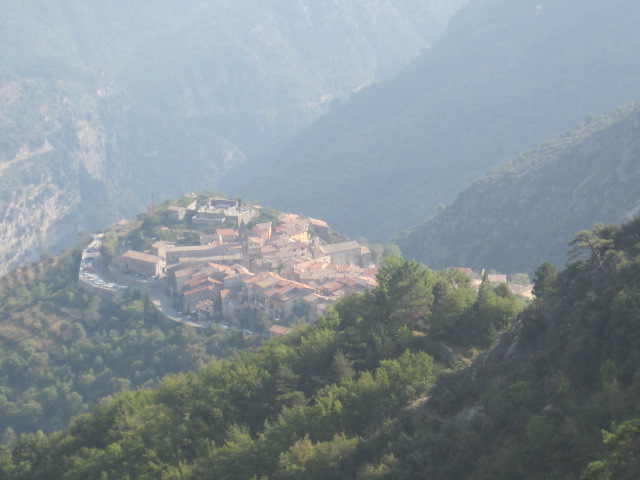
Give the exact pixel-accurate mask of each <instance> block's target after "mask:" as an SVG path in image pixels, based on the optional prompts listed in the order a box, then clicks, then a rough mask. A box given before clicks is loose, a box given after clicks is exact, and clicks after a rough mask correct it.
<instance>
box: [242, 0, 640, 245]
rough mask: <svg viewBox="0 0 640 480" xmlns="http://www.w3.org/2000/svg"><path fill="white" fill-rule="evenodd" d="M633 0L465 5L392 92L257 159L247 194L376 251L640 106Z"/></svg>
mask: <svg viewBox="0 0 640 480" xmlns="http://www.w3.org/2000/svg"><path fill="white" fill-rule="evenodd" d="M639 20H640V5H639V4H638V3H637V2H635V1H633V0H615V1H613V2H606V3H603V2H600V1H597V0H588V1H585V2H580V5H579V7H578V6H576V4H575V2H572V1H569V0H560V1H555V2H526V1H515V2H514V1H511V0H474V1H471V2H470V3H469V4H468V5H467V6H466V7H464V8H463V9H461V10H460V11H459V12H458V13H457V14H456V15H455V16H454V18H453V19H452V21H451V23H450V25H449V27H448V29H447V32H446V33H445V35H444V36H443V37H442V39H441V40H440V41H439V42H438V43H437V44H435V45H434V46H433V47H432V48H431V49H429V50H428V51H426V52H425V53H424V54H423V55H422V56H420V57H419V58H418V59H417V60H416V61H415V62H414V63H413V64H412V65H411V66H410V67H408V68H406V69H405V70H404V71H403V72H401V73H400V74H399V75H398V76H397V77H394V78H393V79H391V80H388V81H385V82H382V83H380V84H377V85H373V86H371V87H369V88H366V89H363V90H362V91H361V92H359V93H358V94H357V95H354V96H352V97H351V99H350V100H349V101H347V102H345V103H344V104H342V105H336V106H335V108H333V109H332V110H331V111H330V112H329V113H328V114H327V115H326V116H324V117H322V118H321V119H319V120H317V121H316V122H315V123H314V124H313V125H312V126H310V127H308V128H306V129H305V130H304V131H303V132H301V133H300V134H298V135H296V136H295V137H294V138H293V139H292V140H291V141H289V142H287V143H285V144H284V145H283V146H282V147H281V148H280V149H278V150H276V151H274V153H273V154H272V155H271V156H269V157H268V158H267V159H263V160H265V164H267V165H269V167H268V168H266V169H265V170H264V171H261V172H260V177H259V178H258V179H256V180H255V181H254V182H253V183H249V184H248V185H247V186H246V187H244V193H245V195H251V196H255V197H257V198H260V199H263V200H264V201H266V202H268V203H269V204H271V205H274V206H275V207H276V208H283V209H285V210H286V209H287V208H290V207H291V205H294V204H295V206H296V209H297V210H302V211H305V212H306V213H308V214H310V215H316V216H319V217H320V218H326V219H327V220H328V221H330V222H331V224H332V225H334V226H335V227H336V228H337V229H338V230H344V231H345V232H346V233H348V234H351V235H354V234H358V235H364V236H366V237H369V238H371V239H372V240H376V241H380V240H381V239H385V238H388V237H390V236H393V235H396V234H398V233H399V232H400V231H402V230H403V229H406V228H408V227H409V226H411V225H412V224H415V223H417V222H420V221H421V220H423V219H424V218H426V217H428V216H429V215H430V214H432V213H434V212H435V210H436V205H437V204H438V203H440V202H445V203H448V202H451V201H453V199H454V198H455V196H456V194H457V193H459V191H461V190H462V188H464V187H465V186H466V185H468V184H469V183H470V182H471V181H473V180H475V179H477V178H478V177H480V176H481V175H482V174H485V173H487V172H488V171H489V170H490V169H491V168H492V167H495V166H496V165H499V164H501V163H503V162H505V161H507V160H508V159H509V158H511V157H513V156H514V155H517V154H518V153H520V152H522V151H525V150H527V149H530V148H533V147H534V146H535V144H537V143H539V142H541V141H543V140H544V139H545V138H549V137H551V136H553V135H556V134H557V133H558V132H560V131H562V130H564V129H567V128H570V127H571V126H572V125H575V124H577V123H578V122H580V121H581V120H582V119H584V118H585V116H586V115H587V114H588V113H589V112H594V113H598V114H599V113H603V112H605V111H608V110H611V109H613V108H616V107H617V106H619V105H622V104H624V103H627V102H629V101H634V100H636V99H637V98H638V97H640V84H639V83H638V82H637V79H638V78H639V76H640V61H638V55H639V54H638V52H640V30H638V28H636V26H637V24H638V21H639Z"/></svg>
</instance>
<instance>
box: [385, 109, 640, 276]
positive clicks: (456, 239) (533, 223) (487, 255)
mask: <svg viewBox="0 0 640 480" xmlns="http://www.w3.org/2000/svg"><path fill="white" fill-rule="evenodd" d="M639 138H640V104H637V103H635V104H631V105H628V106H625V107H623V108H620V109H618V110H616V111H614V112H611V113H608V114H606V115H604V116H601V117H591V118H589V119H588V120H587V121H586V122H584V123H582V124H580V125H579V126H577V127H576V128H574V129H572V130H569V131H567V132H565V133H563V134H561V135H559V136H557V137H555V138H553V139H551V140H548V141H546V142H544V143H542V144H541V145H540V146H538V147H537V148H536V149H534V150H532V151H531V152H528V153H525V154H523V155H520V156H519V157H517V158H515V159H514V160H512V161H511V162H509V163H507V164H505V165H503V166H501V167H499V168H498V169H496V170H495V171H494V172H493V173H491V174H490V175H488V176H486V177H485V178H483V179H482V180H479V181H477V182H475V183H474V184H472V185H471V186H470V187H469V188H467V189H465V190H464V191H463V192H462V193H461V194H460V195H459V197H458V198H457V199H456V201H455V202H454V203H453V204H452V205H451V206H449V207H447V208H446V209H445V210H443V211H442V212H440V213H439V214H438V215H436V216H435V217H434V218H432V219H430V220H428V221H426V222H425V223H423V224H421V225H418V226H416V227H414V228H413V229H411V230H410V231H409V232H408V233H406V234H404V235H402V236H401V237H400V238H398V239H396V240H395V241H396V242H397V243H398V245H399V246H400V247H401V249H402V251H403V252H404V253H405V254H406V255H407V256H408V257H410V258H416V259H418V260H419V261H422V262H424V263H426V264H427V265H429V266H430V267H431V268H436V269H439V268H446V267H448V266H464V267H471V268H495V269H497V270H499V271H501V272H533V270H534V269H535V268H536V267H537V266H538V265H539V264H540V263H542V262H545V261H550V262H552V263H554V264H555V265H557V266H558V267H561V266H563V265H564V264H565V263H566V261H567V255H566V250H567V249H566V246H567V242H568V241H569V240H571V238H573V234H574V232H576V231H579V230H582V229H584V228H589V227H590V226H591V225H593V224H594V223H610V222H616V223H621V222H623V221H625V220H628V219H630V218H632V217H633V216H634V215H637V214H638V212H639V211H640V188H639V187H638V186H639V185H640V140H639Z"/></svg>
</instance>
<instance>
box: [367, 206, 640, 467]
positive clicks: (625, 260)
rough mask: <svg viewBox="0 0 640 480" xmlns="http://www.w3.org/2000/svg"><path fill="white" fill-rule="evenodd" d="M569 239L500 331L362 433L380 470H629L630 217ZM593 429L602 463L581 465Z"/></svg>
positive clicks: (636, 309)
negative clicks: (419, 403)
mask: <svg viewBox="0 0 640 480" xmlns="http://www.w3.org/2000/svg"><path fill="white" fill-rule="evenodd" d="M578 237H579V238H580V239H581V241H580V242H579V243H578V245H577V246H578V247H579V249H580V250H581V252H582V255H581V260H580V261H578V262H576V263H573V264H571V265H569V266H568V267H567V268H566V269H565V270H564V271H562V272H560V273H559V274H557V276H556V275H555V274H554V273H553V271H552V270H550V269H548V268H544V269H543V268H541V269H539V270H538V273H539V274H540V275H539V276H538V278H537V282H536V287H537V288H538V295H539V296H538V298H537V299H536V300H535V301H534V302H533V304H532V305H531V306H530V307H529V308H528V309H527V310H526V311H525V312H524V313H523V314H522V315H521V316H520V319H519V321H518V322H517V323H516V325H515V326H514V328H513V329H512V330H511V331H510V332H509V333H508V334H505V335H504V336H503V337H502V338H501V340H500V341H499V342H498V343H497V344H496V345H495V346H494V347H493V348H492V349H491V350H490V351H489V352H488V353H487V354H486V355H483V356H482V357H480V358H478V360H477V361H476V362H475V363H474V365H473V366H472V368H470V369H468V370H466V371H463V372H459V373H457V374H454V375H451V376H449V377H443V378H441V379H440V381H439V384H438V385H437V386H436V388H435V389H434V390H433V391H432V392H431V399H430V400H429V402H428V403H427V405H426V406H425V408H423V409H421V410H419V411H415V412H412V414H411V415H407V416H405V418H404V419H402V420H401V421H398V422H397V424H396V425H395V426H393V427H392V428H391V429H390V432H389V436H383V438H377V439H375V441H374V442H372V443H373V444H375V445H379V444H384V443H385V442H386V441H387V440H389V443H388V445H389V448H387V449H385V451H383V452H379V451H378V452H377V455H378V458H380V457H382V458H386V459H387V460H386V461H383V462H381V463H383V464H386V466H387V469H386V472H387V475H386V476H382V478H394V479H403V478H407V479H409V478H429V479H448V478H461V479H466V478H469V479H471V478H473V479H476V480H484V479H510V478H521V479H549V478H565V479H578V478H588V479H590V480H604V479H613V478H629V479H630V478H635V477H637V474H638V462H639V458H640V455H639V451H638V448H637V439H638V433H639V431H640V430H639V428H638V420H637V418H638V411H639V410H638V398H639V397H638V391H639V390H638V389H639V388H640V349H639V345H640V343H638V338H639V335H640V323H639V322H638V318H639V316H638V315H639V313H640V303H638V298H640V297H639V294H640V281H639V279H640V276H639V275H638V271H639V268H640V250H639V247H640V243H638V240H639V239H640V219H639V218H636V219H634V220H632V221H630V222H628V223H627V224H625V225H624V226H622V227H618V226H608V227H599V228H596V229H594V230H592V231H585V232H581V233H580V235H578ZM589 244H591V245H592V246H593V247H594V248H591V247H590V246H589ZM633 419H635V420H633ZM623 425H625V428H626V429H627V430H628V434H627V438H626V441H625V442H621V441H620V440H621V438H620V437H622V435H619V434H620V429H619V428H618V427H622V426H623ZM605 429H606V430H611V429H612V430H616V431H617V434H618V440H617V441H616V442H610V441H609V440H611V438H610V435H608V434H607V435H603V430H605ZM603 437H604V439H605V442H607V443H609V448H610V449H611V450H614V448H615V447H616V445H615V443H618V445H617V446H618V447H619V450H618V452H617V455H618V456H617V458H616V459H615V462H614V461H612V460H614V458H613V455H611V453H612V452H610V453H609V460H610V462H609V465H608V466H605V465H603V464H602V463H591V462H594V460H598V458H599V457H600V456H604V453H605V452H604V449H603V445H602V438H603ZM612 447H613V448H612ZM590 463H591V465H590V467H587V465H589V464H590ZM614 463H616V464H617V466H616V467H615V468H612V467H613V466H614ZM380 470H383V468H382V466H380ZM586 470H589V471H590V472H591V473H590V475H584V476H583V475H582V474H583V473H585V471H586ZM607 471H609V473H608V474H607ZM416 472H419V474H417V475H416ZM613 472H618V474H617V475H616V474H615V473H613ZM621 472H626V474H625V475H621V474H620V473H621Z"/></svg>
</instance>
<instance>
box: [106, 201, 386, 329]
mask: <svg viewBox="0 0 640 480" xmlns="http://www.w3.org/2000/svg"><path fill="white" fill-rule="evenodd" d="M163 213H164V216H165V217H164V218H165V220H166V222H167V223H168V224H169V225H170V226H171V225H172V226H174V227H176V226H177V225H179V224H182V225H186V224H190V225H191V227H192V228H193V229H195V230H197V231H201V232H202V233H200V234H199V236H198V241H197V242H194V243H196V244H193V245H179V244H178V243H177V242H175V241H166V240H157V241H155V242H154V243H153V244H151V246H150V248H148V249H146V250H144V251H139V250H136V249H128V250H126V251H124V252H123V253H121V254H119V255H117V256H115V258H114V260H113V262H112V272H113V273H115V274H117V273H121V274H124V275H128V276H137V277H138V278H142V279H154V280H158V279H162V280H163V281H164V282H165V285H166V289H167V291H168V293H169V295H170V297H171V302H172V304H173V306H174V307H175V308H176V309H177V310H178V315H185V316H190V315H194V316H195V317H196V318H197V319H214V320H219V321H224V322H231V321H237V320H238V319H242V318H252V319H253V320H254V321H255V320H256V319H259V318H261V317H263V318H264V317H266V318H270V319H278V320H282V321H284V322H287V321H289V320H292V319H294V318H296V317H306V318H308V319H309V320H311V321H313V320H314V319H315V318H317V317H318V315H322V314H323V313H324V312H325V311H326V309H327V307H328V306H329V305H330V304H331V303H333V302H334V301H335V300H336V299H338V298H339V297H340V296H342V295H346V294H351V293H354V292H361V291H364V290H365V289H367V288H370V287H373V286H375V285H376V274H377V273H378V272H377V270H376V268H375V266H374V265H373V263H372V258H371V252H370V250H369V249H368V248H367V247H366V246H363V245H360V244H359V243H358V242H356V241H344V242H338V243H329V242H330V241H331V232H330V229H329V226H328V225H327V224H326V223H325V222H324V221H322V220H317V219H313V218H308V217H302V216H299V215H295V214H279V215H277V217H276V218H273V220H271V221H260V220H261V216H262V217H264V215H262V212H261V208H260V207H255V206H251V205H243V204H241V203H240V202H239V201H237V200H231V199H227V198H220V197H213V198H209V199H208V200H207V201H206V202H203V203H202V204H199V202H196V201H194V202H193V203H191V204H189V205H188V206H186V207H179V206H169V207H168V208H167V209H166V211H165V212H163ZM142 219H143V220H144V218H142ZM230 225H233V226H230ZM122 226H124V225H123V224H122ZM164 228H169V227H164ZM206 232H209V233H206Z"/></svg>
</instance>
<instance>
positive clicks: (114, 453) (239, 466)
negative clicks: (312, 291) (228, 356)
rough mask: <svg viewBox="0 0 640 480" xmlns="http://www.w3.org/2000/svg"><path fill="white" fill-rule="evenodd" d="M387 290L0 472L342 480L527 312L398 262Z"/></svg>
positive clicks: (180, 381)
mask: <svg viewBox="0 0 640 480" xmlns="http://www.w3.org/2000/svg"><path fill="white" fill-rule="evenodd" d="M379 281H380V286H379V287H378V288H376V289H374V290H372V291H368V292H366V293H364V294H358V295H354V296H351V297H348V298H345V299H344V300H343V301H341V302H339V303H338V304H337V305H336V307H335V310H334V311H333V312H332V313H331V314H330V315H328V316H327V317H326V318H324V319H322V320H320V321H319V322H318V324H316V325H313V326H312V325H300V326H299V327H298V328H297V329H296V330H294V333H292V334H290V335H289V336H288V337H287V338H286V339H274V340H271V341H269V342H268V343H266V344H265V345H264V346H263V347H261V348H260V349H259V350H258V352H257V353H254V354H249V353H242V354H240V355H238V356H237V357H236V358H234V359H232V360H223V361H216V362H213V363H210V364H208V365H206V366H204V367H203V368H202V369H201V370H200V372H199V373H190V374H179V375H174V376H168V377H166V378H165V379H164V380H162V382H161V383H160V385H159V386H158V388H157V389H155V390H150V389H142V390H139V391H136V392H130V393H123V394H121V395H118V396H117V397H116V398H115V399H112V400H110V401H107V402H105V403H102V404H100V405H99V406H98V407H97V408H96V410H95V412H94V413H93V414H92V415H84V416H81V417H79V418H77V419H76V420H74V422H73V424H72V426H71V427H70V429H69V430H67V431H65V432H61V433H56V434H53V435H52V436H50V437H45V436H43V435H41V434H36V435H27V436H23V437H21V438H20V439H19V440H18V441H17V443H16V444H15V445H14V449H13V453H12V454H11V456H7V455H9V451H8V450H4V452H3V455H4V456H3V457H2V458H3V461H2V467H1V468H3V469H4V472H5V475H7V476H8V478H31V479H35V478H101V475H102V476H103V477H104V478H203V476H208V475H213V476H214V477H215V478H251V477H252V476H253V475H268V476H273V477H274V478H299V477H300V476H304V477H305V478H331V477H332V476H333V477H336V478H340V477H342V475H343V471H344V469H347V471H351V470H352V469H354V468H356V465H357V462H355V460H354V459H350V456H351V455H354V454H356V452H357V451H358V449H359V448H360V446H361V444H362V442H363V439H364V438H373V436H375V435H377V434H378V433H377V432H380V431H381V430H382V429H384V428H386V426H388V425H389V421H390V420H391V419H393V418H394V417H396V416H397V415H398V414H400V412H401V411H402V410H403V409H404V408H406V407H407V406H408V405H410V404H412V403H413V402H414V401H417V400H419V401H420V402H422V401H423V400H424V398H423V397H424V396H425V395H426V394H427V393H428V392H429V390H430V388H431V387H432V386H433V383H434V381H435V378H436V375H437V374H438V373H439V372H441V371H443V370H447V369H457V368H460V367H461V366H463V365H464V358H465V356H473V355H476V354H477V352H478V349H480V348H483V347H485V346H487V345H489V344H491V342H492V341H493V340H495V338H496V336H497V335H498V334H499V333H500V332H501V331H504V330H505V329H506V328H508V327H509V326H510V325H511V323H512V322H513V320H514V318H515V316H516V314H517V313H518V312H519V311H520V309H521V301H520V300H518V299H517V298H516V297H515V296H513V294H511V293H510V292H509V291H508V289H505V288H503V287H502V286H500V287H497V288H495V289H494V288H493V287H491V286H490V285H489V283H488V281H487V280H486V279H485V281H484V282H483V284H482V285H481V287H480V292H479V293H478V294H477V295H476V293H475V290H474V289H473V288H472V287H471V285H470V282H469V279H468V278H467V277H466V276H464V275H462V274H460V273H459V272H440V273H436V272H433V271H430V270H428V269H425V268H424V267H421V266H419V265H418V264H417V263H415V262H413V261H406V260H403V259H402V258H401V257H390V258H389V259H388V260H387V263H386V264H385V266H384V267H383V268H382V269H381V272H380V275H379ZM443 342H447V343H448V345H449V346H446V345H445V344H444V343H443ZM189 348H193V347H191V346H190V347H189ZM454 349H455V351H454ZM456 352H457V353H456ZM434 358H435V360H434ZM421 399H422V400H421ZM59 456H64V457H65V458H66V460H63V461H61V457H59ZM54 464H55V465H54ZM327 468H328V469H329V473H327ZM314 475H315V477H314ZM327 475H328V476H327Z"/></svg>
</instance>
